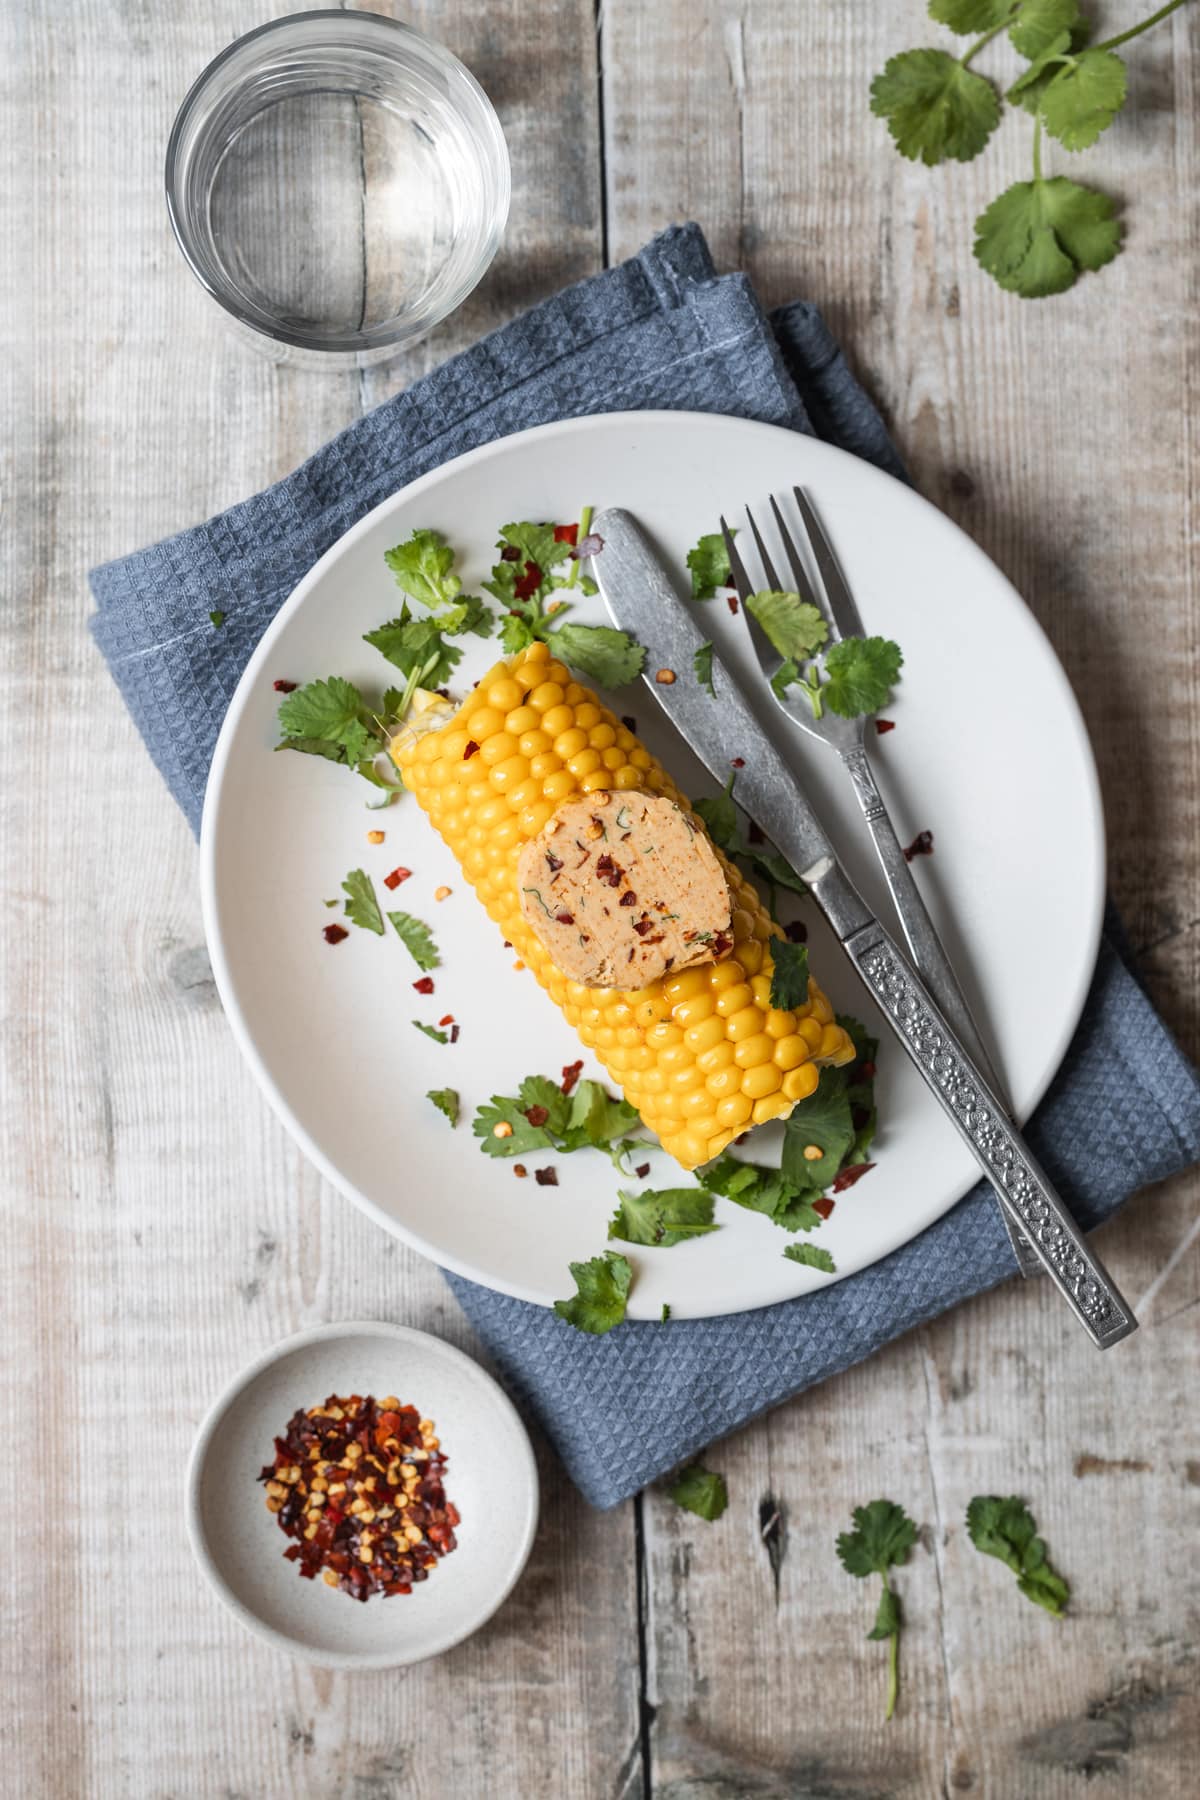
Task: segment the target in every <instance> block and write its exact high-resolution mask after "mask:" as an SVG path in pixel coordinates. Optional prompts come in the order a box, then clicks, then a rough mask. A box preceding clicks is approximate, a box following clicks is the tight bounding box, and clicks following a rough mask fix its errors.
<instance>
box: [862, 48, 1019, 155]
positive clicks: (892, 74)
mask: <svg viewBox="0 0 1200 1800" xmlns="http://www.w3.org/2000/svg"><path fill="white" fill-rule="evenodd" d="M871 111H872V112H873V113H875V114H876V116H877V117H879V118H881V119H886V121H887V127H888V130H889V131H890V132H891V134H892V137H893V139H894V141H895V144H896V148H897V149H898V150H899V152H900V154H901V156H907V157H908V158H910V160H912V161H920V162H923V163H925V164H927V165H930V166H932V165H933V164H934V163H939V162H944V161H945V160H946V158H947V157H952V158H953V159H954V160H955V161H956V162H969V161H970V160H971V158H972V157H973V156H978V155H979V152H980V151H981V150H982V149H983V147H984V145H985V144H986V143H987V141H988V138H989V137H990V136H991V134H992V132H993V131H994V130H995V128H996V125H997V123H998V121H999V118H1000V101H999V98H998V96H997V94H996V90H995V88H994V87H993V86H992V84H991V82H990V81H987V80H986V79H985V78H984V77H983V76H982V75H976V74H974V73H973V71H972V70H970V69H967V68H964V67H963V65H962V64H961V63H960V62H958V61H957V60H956V59H955V58H954V57H953V56H949V55H947V53H946V52H945V51H944V50H904V51H901V53H900V54H899V55H898V56H893V57H891V58H890V59H889V60H888V62H887V64H886V65H885V67H884V70H883V73H882V74H881V75H877V76H876V77H875V79H874V81H873V82H872V83H871Z"/></svg>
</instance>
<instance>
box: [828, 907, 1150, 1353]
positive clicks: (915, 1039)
mask: <svg viewBox="0 0 1200 1800" xmlns="http://www.w3.org/2000/svg"><path fill="white" fill-rule="evenodd" d="M845 948H846V951H847V954H848V955H849V956H850V958H851V961H852V962H853V963H854V965H855V967H856V968H857V969H858V972H859V974H860V975H861V976H862V978H863V980H864V981H865V983H866V985H867V987H868V988H869V989H870V991H871V993H872V994H873V995H874V997H875V999H876V1001H877V1003H878V1005H879V1007H880V1009H881V1011H882V1012H883V1013H884V1014H885V1015H886V1016H887V1018H888V1019H889V1020H890V1021H891V1024H892V1025H893V1026H894V1028H895V1031H896V1034H897V1036H898V1037H899V1039H900V1041H901V1043H902V1044H903V1045H904V1047H905V1049H906V1050H907V1051H908V1053H909V1055H910V1056H911V1057H912V1059H913V1061H914V1062H915V1063H916V1065H917V1067H918V1069H920V1071H921V1074H922V1075H923V1076H924V1078H925V1081H926V1084H927V1086H928V1087H929V1088H930V1090H931V1091H932V1093H933V1094H934V1095H935V1097H936V1098H937V1099H938V1100H939V1101H940V1102H941V1105H942V1107H943V1109H944V1110H945V1112H946V1113H947V1114H948V1115H949V1117H950V1118H951V1119H952V1120H953V1121H954V1124H955V1125H956V1126H957V1128H958V1131H959V1134H960V1136H961V1137H962V1138H963V1140H964V1141H965V1142H966V1143H967V1144H968V1145H969V1146H970V1148H971V1150H972V1151H973V1153H974V1155H975V1158H976V1160H977V1162H978V1163H979V1166H980V1168H981V1169H982V1170H983V1172H984V1174H985V1175H986V1176H987V1178H988V1180H989V1181H990V1182H991V1183H992V1185H993V1186H994V1187H995V1189H996V1191H997V1193H1000V1194H1002V1195H1003V1196H1004V1198H1005V1201H1006V1203H1007V1204H1008V1205H1009V1206H1010V1207H1011V1208H1012V1210H1013V1211H1014V1212H1015V1213H1016V1215H1017V1217H1018V1218H1019V1219H1020V1222H1021V1225H1022V1227H1023V1229H1024V1230H1025V1232H1026V1233H1027V1234H1028V1236H1029V1238H1030V1240H1031V1242H1032V1243H1033V1244H1034V1246H1035V1247H1036V1248H1037V1250H1038V1253H1039V1255H1040V1256H1041V1259H1042V1261H1043V1262H1044V1264H1045V1266H1046V1269H1047V1271H1048V1273H1049V1274H1050V1276H1051V1278H1052V1280H1053V1281H1054V1282H1055V1284H1056V1285H1057V1286H1058V1287H1059V1289H1060V1290H1061V1292H1062V1294H1063V1296H1064V1298H1065V1299H1066V1301H1067V1303H1068V1304H1069V1305H1070V1306H1071V1308H1072V1309H1073V1311H1074V1312H1075V1313H1076V1314H1077V1316H1078V1318H1079V1319H1080V1321H1081V1323H1082V1324H1083V1326H1084V1328H1085V1330H1086V1331H1087V1332H1088V1333H1089V1335H1090V1336H1091V1338H1092V1339H1093V1341H1094V1342H1095V1343H1096V1344H1097V1345H1098V1346H1099V1348H1100V1349H1101V1350H1106V1349H1107V1348H1108V1347H1109V1345H1110V1344H1115V1343H1117V1342H1118V1341H1119V1340H1120V1339H1121V1338H1123V1337H1127V1336H1128V1335H1129V1333H1130V1332H1131V1331H1135V1330H1136V1329H1137V1320H1136V1319H1135V1318H1134V1316H1133V1313H1132V1312H1131V1310H1130V1308H1129V1306H1128V1304H1127V1303H1126V1301H1125V1300H1124V1299H1123V1298H1122V1296H1121V1294H1120V1293H1119V1292H1118V1290H1117V1288H1116V1286H1115V1284H1114V1283H1113V1281H1112V1279H1111V1277H1110V1276H1109V1274H1108V1271H1107V1270H1106V1269H1105V1268H1104V1265H1103V1264H1102V1263H1101V1262H1100V1261H1099V1259H1098V1258H1097V1257H1096V1256H1094V1255H1093V1254H1092V1252H1091V1250H1089V1248H1088V1246H1087V1243H1086V1242H1085V1240H1084V1238H1083V1236H1082V1235H1081V1233H1080V1231H1079V1228H1078V1226H1077V1225H1076V1224H1075V1221H1074V1219H1073V1218H1072V1217H1071V1215H1070V1213H1069V1212H1068V1211H1067V1209H1066V1207H1065V1206H1064V1205H1063V1202H1062V1201H1061V1200H1060V1199H1059V1197H1058V1195H1057V1194H1056V1193H1055V1191H1054V1188H1053V1187H1052V1186H1051V1184H1050V1181H1049V1179H1048V1178H1047V1176H1046V1174H1045V1172H1044V1171H1043V1170H1042V1169H1041V1168H1040V1167H1039V1166H1038V1163H1037V1162H1036V1160H1035V1159H1034V1156H1033V1154H1032V1152H1031V1151H1030V1149H1029V1147H1028V1145H1027V1144H1026V1143H1025V1140H1024V1139H1023V1138H1022V1136H1021V1134H1020V1132H1019V1131H1018V1130H1017V1129H1016V1127H1015V1126H1014V1125H1013V1124H1012V1122H1011V1120H1010V1119H1009V1118H1008V1116H1007V1113H1006V1112H1005V1109H1004V1106H1003V1105H1002V1103H1001V1102H1000V1101H999V1100H998V1099H997V1098H996V1096H995V1094H994V1093H993V1092H992V1091H991V1090H990V1088H989V1086H988V1084H987V1082H986V1081H985V1080H984V1079H983V1077H982V1075H981V1073H980V1071H979V1069H978V1068H977V1067H976V1066H975V1064H974V1063H973V1062H972V1060H971V1058H970V1057H969V1056H968V1054H967V1052H966V1050H965V1049H964V1048H963V1046H962V1044H961V1043H959V1041H958V1039H957V1038H956V1037H955V1035H954V1032H953V1031H952V1030H951V1028H950V1026H949V1025H948V1024H947V1023H946V1020H945V1019H944V1017H943V1016H942V1014H941V1013H940V1012H939V1011H938V1009H937V1007H936V1006H935V1004H934V1002H933V1000H932V999H931V998H930V995H929V993H928V990H927V989H926V988H925V986H924V984H923V983H922V982H921V980H920V978H919V977H918V976H917V975H915V974H914V973H913V971H912V969H910V967H909V966H908V964H907V963H906V962H905V960H904V958H903V957H902V956H901V954H900V952H899V950H898V949H897V948H896V946H895V945H894V944H893V943H892V941H891V939H890V938H889V937H888V935H887V933H886V932H885V931H884V929H883V927H882V925H880V924H879V922H878V920H872V921H871V922H870V924H867V925H863V926H860V927H859V929H858V930H856V931H852V932H851V933H850V934H849V936H848V937H847V938H846V939H845Z"/></svg>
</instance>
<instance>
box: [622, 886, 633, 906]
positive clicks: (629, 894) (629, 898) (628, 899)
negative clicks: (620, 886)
mask: <svg viewBox="0 0 1200 1800" xmlns="http://www.w3.org/2000/svg"><path fill="white" fill-rule="evenodd" d="M617 904H618V905H619V906H636V905H637V895H636V894H635V893H634V891H633V889H632V888H626V890H625V892H624V893H623V894H622V895H621V898H620V900H619V901H618V902H617Z"/></svg>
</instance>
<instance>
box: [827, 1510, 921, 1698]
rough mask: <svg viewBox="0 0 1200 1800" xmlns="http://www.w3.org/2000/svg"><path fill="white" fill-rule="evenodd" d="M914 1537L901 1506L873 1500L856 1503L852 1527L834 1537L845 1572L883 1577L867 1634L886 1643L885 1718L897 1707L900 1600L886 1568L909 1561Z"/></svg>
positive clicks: (913, 1530) (912, 1527)
mask: <svg viewBox="0 0 1200 1800" xmlns="http://www.w3.org/2000/svg"><path fill="white" fill-rule="evenodd" d="M916 1540H917V1528H916V1526H915V1525H914V1524H913V1522H912V1520H911V1519H910V1518H909V1516H908V1514H907V1513H906V1512H905V1511H904V1508H903V1507H901V1506H897V1505H896V1504H895V1502H894V1501H892V1500H872V1501H871V1503H870V1505H869V1506H856V1507H855V1509H854V1530H853V1531H843V1532H841V1533H840V1534H839V1536H838V1540H837V1553H838V1557H839V1559H840V1561H841V1564H842V1567H843V1568H844V1569H845V1570H846V1572H847V1574H849V1575H855V1576H858V1577H863V1576H867V1575H880V1576H882V1577H883V1593H882V1594H881V1595H880V1599H879V1606H878V1609H877V1610H876V1614H875V1623H874V1625H873V1626H872V1627H871V1629H870V1631H869V1632H868V1633H867V1636H868V1638H874V1639H876V1640H880V1639H887V1640H888V1642H889V1649H888V1687H887V1704H886V1708H885V1710H884V1718H885V1719H890V1718H891V1716H892V1714H893V1713H894V1712H895V1710H896V1696H897V1693H898V1691H899V1686H900V1602H899V1600H898V1599H897V1597H896V1595H895V1594H894V1593H893V1592H892V1588H891V1584H890V1583H889V1581H888V1570H889V1569H890V1568H892V1567H894V1566H896V1565H898V1564H900V1563H904V1562H907V1561H908V1553H909V1551H910V1550H911V1549H912V1547H913V1545H914V1544H915V1543H916Z"/></svg>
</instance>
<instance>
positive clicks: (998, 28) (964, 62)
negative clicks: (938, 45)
mask: <svg viewBox="0 0 1200 1800" xmlns="http://www.w3.org/2000/svg"><path fill="white" fill-rule="evenodd" d="M1182 4H1183V0H1175V5H1176V6H1181V5H1182ZM1016 10H1017V9H1016V7H1015V6H1014V7H1011V8H1010V9H1009V13H1008V17H1007V18H1005V19H1001V21H1000V23H999V24H998V25H993V26H992V28H991V30H990V31H985V32H984V34H983V36H982V37H979V38H976V39H975V42H974V43H973V44H972V45H971V47H970V49H969V50H968V51H967V53H966V55H965V56H960V57H959V59H958V65H959V68H961V69H966V68H968V67H969V66H970V64H971V62H972V61H973V60H974V58H975V57H976V56H978V54H979V52H980V51H981V50H982V49H983V47H984V45H985V44H990V43H991V41H992V39H993V38H994V37H999V35H1000V33H1001V32H1002V31H1007V30H1008V27H1009V26H1010V25H1011V24H1012V20H1013V14H1014V13H1015V12H1016ZM1146 22H1147V24H1153V23H1154V21H1153V20H1152V19H1148V20H1147V21H1146Z"/></svg>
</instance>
